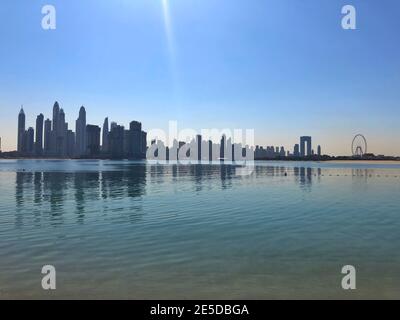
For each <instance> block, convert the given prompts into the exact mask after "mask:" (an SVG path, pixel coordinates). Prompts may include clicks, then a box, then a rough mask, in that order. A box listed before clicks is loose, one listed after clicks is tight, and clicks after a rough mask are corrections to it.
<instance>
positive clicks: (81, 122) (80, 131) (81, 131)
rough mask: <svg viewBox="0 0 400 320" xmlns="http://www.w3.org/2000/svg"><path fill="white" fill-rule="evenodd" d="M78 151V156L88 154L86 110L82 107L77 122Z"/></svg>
mask: <svg viewBox="0 0 400 320" xmlns="http://www.w3.org/2000/svg"><path fill="white" fill-rule="evenodd" d="M76 151H77V155H78V156H82V155H84V154H85V153H86V110H85V107H83V106H82V107H81V108H80V110H79V118H78V119H77V120H76Z"/></svg>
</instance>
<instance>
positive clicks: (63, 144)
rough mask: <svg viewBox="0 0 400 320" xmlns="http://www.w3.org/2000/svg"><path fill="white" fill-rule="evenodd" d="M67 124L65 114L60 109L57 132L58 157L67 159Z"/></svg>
mask: <svg viewBox="0 0 400 320" xmlns="http://www.w3.org/2000/svg"><path fill="white" fill-rule="evenodd" d="M67 130H68V129H67V124H66V122H65V113H64V110H63V109H60V112H59V116H58V130H57V152H56V153H57V155H58V156H61V157H65V155H66V154H67Z"/></svg>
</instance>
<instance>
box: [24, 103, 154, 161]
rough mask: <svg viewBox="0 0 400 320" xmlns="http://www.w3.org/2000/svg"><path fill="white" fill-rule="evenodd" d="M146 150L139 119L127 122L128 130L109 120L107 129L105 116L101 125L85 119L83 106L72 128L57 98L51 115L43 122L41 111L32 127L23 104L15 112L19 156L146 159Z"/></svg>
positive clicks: (145, 139) (145, 135)
mask: <svg viewBox="0 0 400 320" xmlns="http://www.w3.org/2000/svg"><path fill="white" fill-rule="evenodd" d="M43 124H44V125H43ZM109 129H110V130H109ZM146 149H147V133H146V132H145V131H143V130H142V124H141V122H138V121H135V120H133V121H130V123H129V128H128V129H127V130H125V127H124V125H121V124H117V123H116V122H111V127H110V128H109V126H108V117H107V118H105V120H104V123H103V127H102V128H101V127H100V126H99V125H95V124H90V123H88V122H87V120H86V109H85V107H84V106H81V107H80V109H79V114H78V118H77V119H76V121H75V131H74V130H72V128H71V127H69V123H68V122H67V121H66V120H65V112H64V109H63V108H61V107H60V104H59V103H58V101H56V102H55V103H54V105H53V112H52V118H51V119H50V118H47V119H46V121H44V115H43V113H40V114H39V115H38V116H37V117H36V126H35V127H32V126H29V125H27V123H26V114H25V111H24V108H23V106H21V109H20V112H19V114H18V124H17V150H16V152H17V156H18V157H20V156H21V157H37V158H52V157H56V158H61V159H74V158H78V159H79V158H97V157H106V158H116V159H120V158H130V159H145V158H146Z"/></svg>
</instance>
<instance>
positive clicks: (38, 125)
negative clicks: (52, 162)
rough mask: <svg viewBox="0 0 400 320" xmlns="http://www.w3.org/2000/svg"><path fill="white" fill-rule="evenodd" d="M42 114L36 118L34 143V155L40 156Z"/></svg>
mask: <svg viewBox="0 0 400 320" xmlns="http://www.w3.org/2000/svg"><path fill="white" fill-rule="evenodd" d="M43 120H44V116H43V114H39V115H38V116H37V117H36V141H35V154H36V155H37V156H41V155H42V154H43Z"/></svg>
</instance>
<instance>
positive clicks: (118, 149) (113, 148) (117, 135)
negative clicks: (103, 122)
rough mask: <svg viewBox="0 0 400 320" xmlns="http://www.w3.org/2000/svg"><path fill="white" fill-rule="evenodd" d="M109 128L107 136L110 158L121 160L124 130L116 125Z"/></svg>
mask: <svg viewBox="0 0 400 320" xmlns="http://www.w3.org/2000/svg"><path fill="white" fill-rule="evenodd" d="M111 127H112V129H111V131H110V135H109V143H110V153H111V157H113V158H115V159H122V158H123V157H124V134H125V128H124V127H123V126H119V125H117V124H116V123H115V125H112V126H111Z"/></svg>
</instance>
